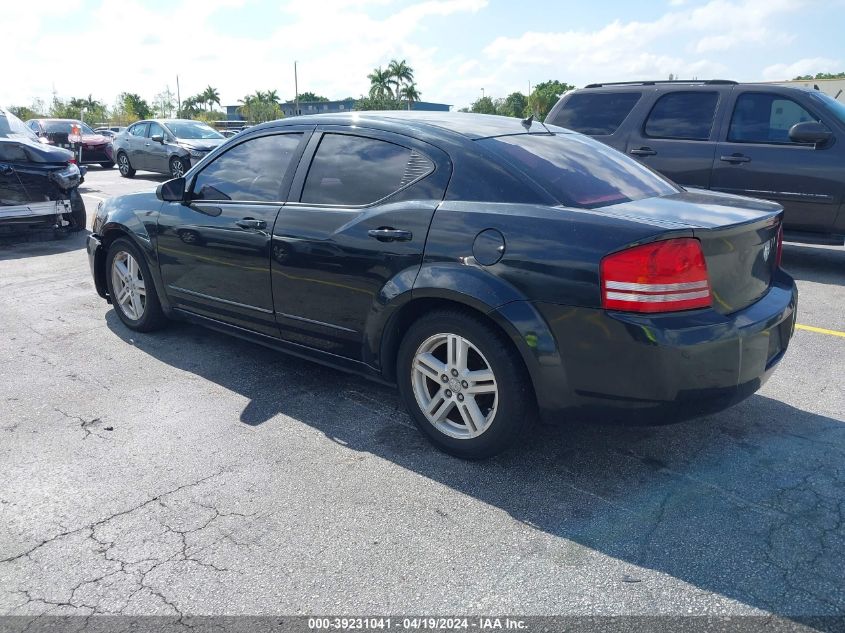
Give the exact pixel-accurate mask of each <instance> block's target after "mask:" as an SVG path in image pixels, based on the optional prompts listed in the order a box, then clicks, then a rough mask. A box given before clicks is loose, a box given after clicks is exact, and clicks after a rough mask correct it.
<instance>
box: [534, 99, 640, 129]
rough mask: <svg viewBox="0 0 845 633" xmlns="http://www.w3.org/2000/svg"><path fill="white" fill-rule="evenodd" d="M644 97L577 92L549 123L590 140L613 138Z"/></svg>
mask: <svg viewBox="0 0 845 633" xmlns="http://www.w3.org/2000/svg"><path fill="white" fill-rule="evenodd" d="M641 96H642V93H640V92H604V93H590V92H576V93H575V94H573V95H571V96H570V97H569V98H568V99H567V100H566V101H565V102H564V104H563V106H562V107H561V109H560V110H558V112H557V113H556V114H555V115H554V117H553V120H551V121H546V123H551V124H553V125H558V126H560V127H565V128H568V129H570V130H575V131H576V132H581V133H582V134H589V135H590V136H604V135H607V134H613V133H614V132H615V131H616V130H617V128H618V127H619V126H620V125H622V121H624V120H625V117H627V116H628V115H629V114H630V113H631V110H633V109H634V106H635V105H637V102H638V101H639V100H640V97H641Z"/></svg>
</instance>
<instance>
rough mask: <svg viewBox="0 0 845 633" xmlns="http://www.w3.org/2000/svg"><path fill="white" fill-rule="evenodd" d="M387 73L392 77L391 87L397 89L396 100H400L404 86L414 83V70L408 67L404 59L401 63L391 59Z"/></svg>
mask: <svg viewBox="0 0 845 633" xmlns="http://www.w3.org/2000/svg"><path fill="white" fill-rule="evenodd" d="M387 73H388V74H389V75H390V83H391V85H393V86H395V87H396V91H395V94H396V98H397V99H398V98H399V91H400V88H401V87H402V85H403V84H412V83H414V69H413V68H411V67H410V66H408V64H406V63H405V60H404V59H403V60H402V61H401V62H400V61H397V60H395V59H391V60H390V63H389V64H388V65H387Z"/></svg>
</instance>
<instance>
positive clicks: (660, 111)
mask: <svg viewBox="0 0 845 633" xmlns="http://www.w3.org/2000/svg"><path fill="white" fill-rule="evenodd" d="M718 102H719V93H717V92H700V91H693V92H672V93H669V94H666V95H663V96H662V97H660V99H658V100H657V103H655V104H654V107H653V108H652V109H651V113H650V114H649V115H648V119H647V120H646V122H645V133H646V136H650V137H652V138H673V139H684V140H689V141H706V140H708V139H709V138H710V130H711V129H712V127H713V119H714V118H715V116H716V104H717V103H718Z"/></svg>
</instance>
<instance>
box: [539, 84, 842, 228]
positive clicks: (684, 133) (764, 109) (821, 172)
mask: <svg viewBox="0 0 845 633" xmlns="http://www.w3.org/2000/svg"><path fill="white" fill-rule="evenodd" d="M546 123H553V124H554V125H559V126H561V127H566V128H569V129H572V130H576V131H578V132H581V133H583V134H588V135H589V136H592V137H595V138H596V139H597V140H600V141H602V142H604V143H606V144H608V145H610V146H611V147H614V148H616V149H618V150H620V151H622V152H625V153H627V154H630V155H632V156H635V157H636V158H637V159H639V160H640V161H641V162H643V163H645V164H646V165H648V166H649V167H651V168H653V169H655V170H657V171H659V172H661V173H663V174H665V175H666V176H668V177H669V178H671V179H672V180H674V181H675V182H677V183H678V184H681V185H684V186H687V187H699V188H703V189H712V190H714V191H724V192H728V193H736V194H742V195H746V196H752V197H755V198H766V199H768V200H774V201H775V202H778V203H780V204H781V205H783V207H784V210H785V221H784V226H785V229H786V237H787V239H791V240H793V241H803V242H814V243H826V244H842V243H843V240H845V104H843V103H842V102H840V101H837V100H836V99H833V98H832V97H830V96H828V95H825V94H824V93H822V92H820V91H818V90H812V89H805V88H790V87H785V86H776V85H770V84H739V83H736V82H733V81H724V80H709V81H640V82H626V83H614V84H590V85H588V86H586V87H585V88H583V89H581V90H573V91H571V92H568V93H567V94H565V95H563V97H561V99H560V101H559V102H558V103H557V104H556V105H555V107H554V108H552V110H551V112H550V113H549V116H548V117H546Z"/></svg>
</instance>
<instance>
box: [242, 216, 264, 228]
mask: <svg viewBox="0 0 845 633" xmlns="http://www.w3.org/2000/svg"><path fill="white" fill-rule="evenodd" d="M235 224H237V225H238V226H239V227H241V228H242V229H266V228H267V222H265V221H264V220H256V219H255V218H244V219H243V220H238V221H237V222H235Z"/></svg>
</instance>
